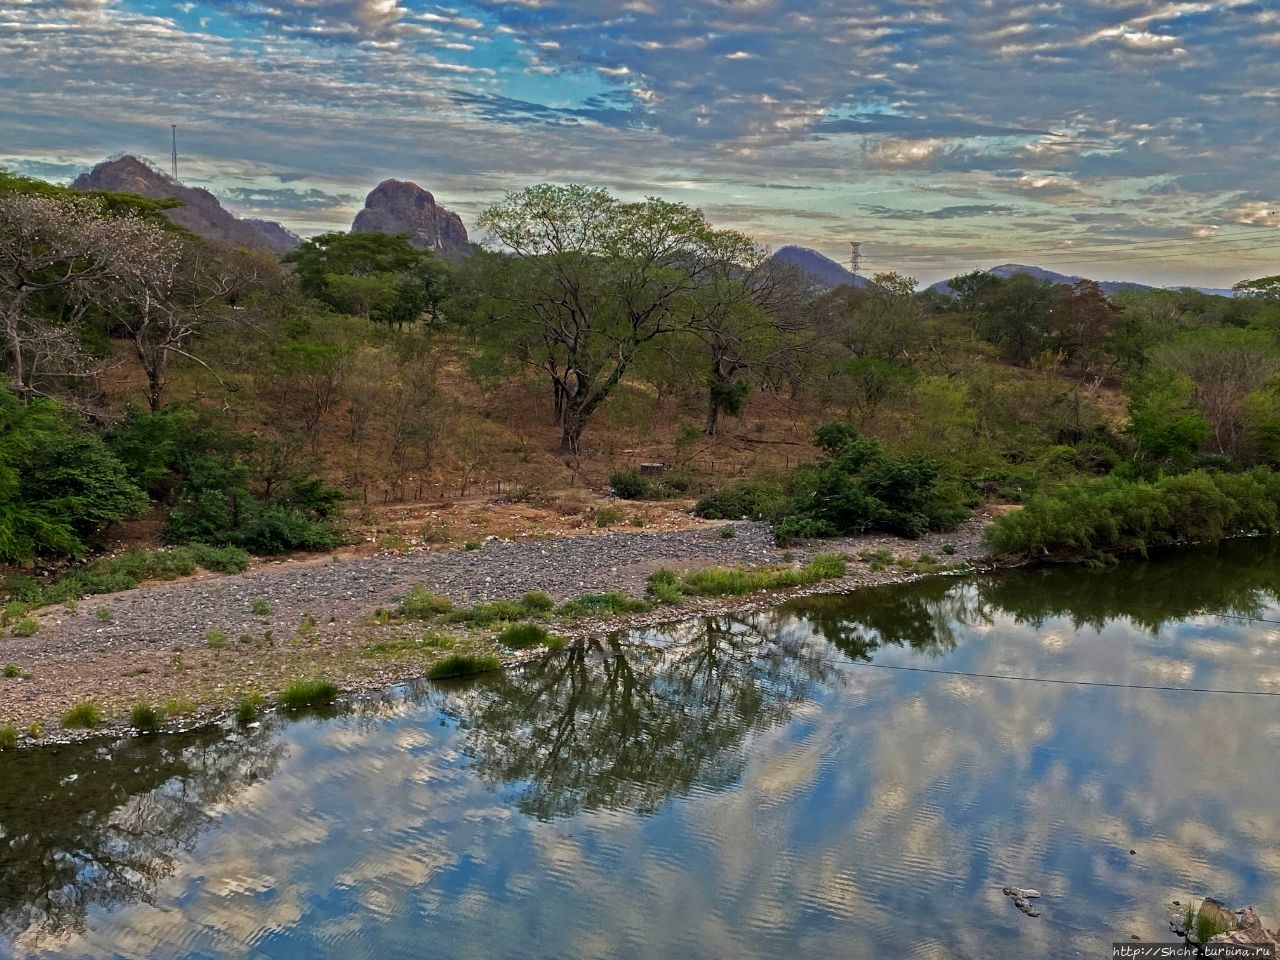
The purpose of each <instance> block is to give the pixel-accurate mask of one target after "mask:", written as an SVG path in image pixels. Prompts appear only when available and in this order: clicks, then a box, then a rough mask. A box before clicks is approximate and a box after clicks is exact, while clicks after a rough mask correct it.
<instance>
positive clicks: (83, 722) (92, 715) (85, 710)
mask: <svg viewBox="0 0 1280 960" xmlns="http://www.w3.org/2000/svg"><path fill="white" fill-rule="evenodd" d="M62 725H63V726H64V727H66V728H67V729H68V730H74V729H81V730H96V729H97V728H98V727H100V726H102V711H101V710H99V709H98V705H97V704H96V703H91V702H89V701H85V702H84V703H78V704H76V705H75V706H74V707H72V708H71V709H70V710H68V711H67V712H66V713H64V714H63V715H62Z"/></svg>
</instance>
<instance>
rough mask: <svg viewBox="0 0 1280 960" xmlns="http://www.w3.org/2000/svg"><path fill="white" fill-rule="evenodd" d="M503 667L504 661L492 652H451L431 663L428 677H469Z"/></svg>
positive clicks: (441, 678) (444, 678)
mask: <svg viewBox="0 0 1280 960" xmlns="http://www.w3.org/2000/svg"><path fill="white" fill-rule="evenodd" d="M501 669H502V661H500V660H499V659H498V658H497V657H495V656H493V655H492V654H468V653H451V654H450V655H449V656H447V657H445V658H444V659H443V660H439V661H437V662H436V663H434V664H432V665H431V669H430V670H428V671H427V677H428V678H430V679H432V680H446V679H449V678H451V677H467V676H471V675H472V674H476V673H491V672H492V671H494V670H501Z"/></svg>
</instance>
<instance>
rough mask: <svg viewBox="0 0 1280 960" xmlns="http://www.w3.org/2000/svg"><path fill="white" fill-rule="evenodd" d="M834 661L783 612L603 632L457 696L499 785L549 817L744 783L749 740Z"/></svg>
mask: <svg viewBox="0 0 1280 960" xmlns="http://www.w3.org/2000/svg"><path fill="white" fill-rule="evenodd" d="M834 677H835V670H834V668H833V667H832V666H831V665H830V664H829V663H827V662H825V661H823V660H822V659H820V658H819V656H818V655H817V654H816V651H815V649H814V648H813V647H812V644H811V641H810V639H809V637H808V635H807V634H806V633H804V632H803V631H794V630H792V631H786V630H783V629H780V628H779V621H778V620H777V618H773V617H769V616H767V615H755V616H751V617H713V618H708V619H706V620H703V621H701V622H700V624H699V627H698V631H697V635H696V636H695V637H694V638H693V639H692V640H690V641H689V642H682V643H679V644H675V645H672V646H669V647H650V646H640V647H636V646H629V647H622V646H619V645H617V644H615V643H614V642H613V641H610V640H600V639H597V640H593V641H591V642H589V643H587V644H586V645H583V646H579V647H576V648H574V649H572V650H569V651H567V652H566V653H564V654H562V655H559V656H555V657H549V658H546V659H544V660H541V661H538V662H536V663H533V664H531V665H529V666H528V667H526V668H525V669H524V670H523V671H521V672H520V673H518V674H514V675H512V676H509V677H503V678H499V679H495V680H493V681H491V682H488V683H486V684H483V685H471V686H467V687H464V688H461V689H454V690H451V691H448V692H447V693H446V704H445V708H446V710H448V711H449V712H451V713H453V714H455V715H456V716H458V717H459V718H461V725H462V726H463V727H464V728H465V729H466V730H467V731H468V733H467V746H466V750H467V753H468V755H469V756H470V757H471V758H472V759H473V760H474V762H475V766H476V770H477V772H478V773H479V774H480V776H481V777H483V778H484V779H485V780H487V781H488V782H489V783H490V784H492V785H494V786H498V785H501V784H515V785H517V788H518V790H519V800H518V805H519V807H520V809H521V810H523V811H524V812H525V813H527V814H529V815H531V816H534V817H537V818H539V819H544V820H546V819H551V818H554V817H560V816H570V815H572V814H575V813H577V812H579V811H582V810H599V809H625V810H632V811H635V812H638V813H651V812H653V811H654V810H656V809H657V808H658V807H660V806H661V805H662V804H663V803H664V802H665V801H666V800H667V799H669V798H670V797H673V796H679V795H683V794H687V793H688V792H690V791H691V790H693V789H695V788H701V789H708V790H718V789H723V788H725V787H727V786H729V785H731V784H733V783H735V782H736V781H737V780H738V778H739V777H740V775H741V773H742V769H743V766H744V764H745V751H744V743H745V741H746V740H747V738H748V737H749V736H750V735H751V734H752V733H754V732H756V731H761V730H765V729H768V728H770V727H773V726H775V725H777V724H780V723H782V722H784V721H785V720H786V719H787V718H788V717H789V716H790V715H791V711H792V710H793V709H794V707H795V706H796V705H797V704H799V703H802V702H804V701H806V700H808V699H810V698H812V697H813V695H814V694H815V692H816V688H817V687H818V686H820V685H822V684H826V683H830V682H832V680H833V679H834Z"/></svg>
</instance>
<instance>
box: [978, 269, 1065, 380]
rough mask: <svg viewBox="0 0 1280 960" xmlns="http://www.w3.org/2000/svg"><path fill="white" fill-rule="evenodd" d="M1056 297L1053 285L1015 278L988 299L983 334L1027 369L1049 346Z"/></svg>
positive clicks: (983, 319) (981, 330)
mask: <svg viewBox="0 0 1280 960" xmlns="http://www.w3.org/2000/svg"><path fill="white" fill-rule="evenodd" d="M1056 297H1057V294H1056V293H1055V291H1054V286H1053V284H1052V283H1050V282H1049V281H1047V280H1037V279H1036V278H1035V277H1031V276H1028V275H1027V274H1025V273H1019V274H1015V275H1014V276H1012V277H1010V278H1009V279H1008V280H1005V281H1004V282H1003V283H1001V284H1000V286H999V287H997V288H995V289H994V290H993V291H992V292H991V294H990V296H989V297H988V298H987V306H986V309H985V311H984V312H983V315H982V320H981V321H980V323H979V329H980V332H981V333H982V336H983V337H985V338H986V339H987V340H989V341H991V342H992V343H994V344H995V345H996V346H997V347H999V348H1000V352H1001V353H1002V354H1004V356H1005V358H1006V359H1008V360H1011V361H1012V362H1014V363H1016V364H1019V365H1022V366H1025V365H1026V364H1028V363H1030V362H1031V359H1032V358H1033V357H1035V356H1037V355H1039V354H1040V353H1041V352H1042V351H1043V350H1044V349H1045V347H1046V345H1047V337H1048V325H1049V314H1050V311H1051V310H1052V309H1053V305H1054V300H1055V299H1056Z"/></svg>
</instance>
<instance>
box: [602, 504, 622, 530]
mask: <svg viewBox="0 0 1280 960" xmlns="http://www.w3.org/2000/svg"><path fill="white" fill-rule="evenodd" d="M623 516H624V514H623V512H622V511H621V510H619V509H618V508H617V507H605V508H604V509H603V510H601V511H599V512H597V513H596V526H597V527H608V526H611V525H613V524H615V523H617V522H618V521H619V520H621V519H622V518H623Z"/></svg>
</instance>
